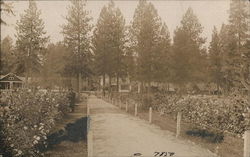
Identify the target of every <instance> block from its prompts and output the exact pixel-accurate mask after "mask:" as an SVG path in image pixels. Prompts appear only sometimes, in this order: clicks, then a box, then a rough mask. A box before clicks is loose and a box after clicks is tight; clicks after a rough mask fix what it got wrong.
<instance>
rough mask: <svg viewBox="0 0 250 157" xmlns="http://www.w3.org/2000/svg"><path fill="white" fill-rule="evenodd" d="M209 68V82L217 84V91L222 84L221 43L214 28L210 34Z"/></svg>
mask: <svg viewBox="0 0 250 157" xmlns="http://www.w3.org/2000/svg"><path fill="white" fill-rule="evenodd" d="M209 67H210V77H211V81H212V82H214V83H216V84H217V90H219V86H220V85H221V84H222V77H223V75H222V73H221V70H222V69H221V68H222V54H221V43H220V37H219V33H218V31H217V29H216V27H214V29H213V34H212V41H211V42H210V45H209Z"/></svg>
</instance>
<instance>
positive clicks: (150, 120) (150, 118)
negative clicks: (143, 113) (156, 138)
mask: <svg viewBox="0 0 250 157" xmlns="http://www.w3.org/2000/svg"><path fill="white" fill-rule="evenodd" d="M149 123H152V107H150V108H149Z"/></svg>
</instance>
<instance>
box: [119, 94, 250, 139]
mask: <svg viewBox="0 0 250 157" xmlns="http://www.w3.org/2000/svg"><path fill="white" fill-rule="evenodd" d="M123 97H124V99H126V97H127V98H129V99H132V101H134V102H135V103H138V104H139V106H138V107H139V110H145V109H146V111H147V110H148V108H149V107H150V106H151V107H153V110H156V111H158V112H159V114H160V115H165V114H170V115H173V116H175V115H176V114H177V112H179V111H181V112H182V120H184V121H185V122H189V123H192V124H194V125H195V126H197V127H200V128H201V129H207V130H211V131H217V132H219V133H221V132H230V133H233V134H237V135H239V136H240V135H242V134H243V133H244V131H245V130H246V123H247V121H246V119H245V117H244V114H245V113H246V112H247V110H248V108H250V106H249V103H248V101H247V97H246V96H242V95H240V94H231V95H229V96H220V97H218V96H216V95H183V96H180V95H177V94H166V93H164V92H156V93H154V94H151V95H147V94H135V93H132V94H129V95H126V96H123Z"/></svg>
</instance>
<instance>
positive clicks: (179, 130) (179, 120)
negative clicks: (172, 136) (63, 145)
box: [176, 112, 181, 137]
mask: <svg viewBox="0 0 250 157" xmlns="http://www.w3.org/2000/svg"><path fill="white" fill-rule="evenodd" d="M180 132H181V112H178V114H177V127H176V137H179V136H180Z"/></svg>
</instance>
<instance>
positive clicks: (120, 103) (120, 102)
mask: <svg viewBox="0 0 250 157" xmlns="http://www.w3.org/2000/svg"><path fill="white" fill-rule="evenodd" d="M119 105H120V109H122V101H121V100H119Z"/></svg>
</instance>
